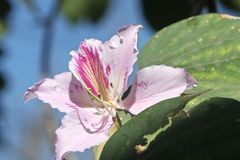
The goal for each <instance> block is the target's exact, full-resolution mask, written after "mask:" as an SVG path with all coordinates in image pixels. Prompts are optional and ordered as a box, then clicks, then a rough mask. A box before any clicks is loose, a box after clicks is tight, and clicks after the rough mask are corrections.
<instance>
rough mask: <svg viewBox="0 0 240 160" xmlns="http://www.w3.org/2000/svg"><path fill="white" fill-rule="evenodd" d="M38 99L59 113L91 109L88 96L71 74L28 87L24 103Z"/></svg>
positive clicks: (46, 79) (60, 75)
mask: <svg viewBox="0 0 240 160" xmlns="http://www.w3.org/2000/svg"><path fill="white" fill-rule="evenodd" d="M32 98H39V99H40V100H42V101H43V102H45V103H49V104H50V105H51V106H52V107H53V108H57V109H58V110H59V111H61V112H66V113H68V112H71V111H73V110H74V108H75V107H77V106H79V107H93V102H92V100H91V98H90V96H89V95H88V94H87V93H86V92H85V91H84V89H83V88H82V86H81V84H80V82H79V81H78V80H77V79H75V77H74V76H73V75H72V73H71V72H65V73H62V74H58V75H56V76H54V78H53V79H50V78H45V79H43V80H42V81H40V82H38V83H36V84H35V85H33V86H32V87H30V88H29V89H28V90H27V91H26V92H25V94H24V101H25V102H26V101H28V100H30V99H32Z"/></svg>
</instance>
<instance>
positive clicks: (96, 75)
mask: <svg viewBox="0 0 240 160" xmlns="http://www.w3.org/2000/svg"><path fill="white" fill-rule="evenodd" d="M101 45H102V43H101V42H100V41H98V40H95V39H88V40H85V41H83V42H82V43H81V44H80V47H79V50H78V51H72V52H70V55H71V56H72V59H71V61H70V63H69V69H70V71H71V72H72V73H73V74H74V76H75V77H76V78H77V79H78V80H79V81H80V82H81V83H82V84H83V86H84V87H85V88H87V89H90V90H91V92H92V93H93V94H94V95H95V96H96V97H98V96H101V98H102V99H104V100H108V93H107V89H108V87H109V83H108V78H107V75H106V68H105V67H104V66H103V64H102V61H101V60H100V58H99V56H100V52H101V51H100V50H101Z"/></svg>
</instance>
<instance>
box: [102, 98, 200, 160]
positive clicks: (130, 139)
mask: <svg viewBox="0 0 240 160" xmlns="http://www.w3.org/2000/svg"><path fill="white" fill-rule="evenodd" d="M196 96H197V95H188V96H182V97H178V98H173V99H169V100H165V101H162V102H160V103H158V104H156V105H154V106H152V107H150V108H148V109H146V110H145V111H143V112H141V113H140V114H139V115H137V116H136V117H134V118H132V119H131V120H129V121H128V122H127V123H126V124H125V125H123V126H122V127H121V128H120V129H119V130H118V131H117V132H116V133H115V134H113V136H112V137H111V138H110V139H109V140H108V141H107V142H106V144H105V146H104V149H103V152H102V155H101V158H100V160H113V159H114V160H123V159H126V157H127V158H128V159H133V158H134V157H136V156H137V154H136V152H137V150H135V147H136V146H137V145H139V144H145V143H146V141H147V142H149V141H151V140H153V139H154V136H155V135H154V133H156V132H158V133H160V132H161V131H159V129H160V128H162V130H164V129H166V128H167V127H169V126H170V125H171V123H170V121H169V117H172V116H174V115H176V114H178V113H179V111H180V110H182V109H183V108H184V107H185V105H186V104H187V102H188V101H189V100H190V99H192V98H194V97H196ZM151 134H153V137H151V136H150V135H151ZM151 138H152V139H151Z"/></svg>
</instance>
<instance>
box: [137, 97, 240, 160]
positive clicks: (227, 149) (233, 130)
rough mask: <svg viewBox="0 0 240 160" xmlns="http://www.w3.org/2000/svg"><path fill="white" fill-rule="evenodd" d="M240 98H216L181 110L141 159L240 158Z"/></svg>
mask: <svg viewBox="0 0 240 160" xmlns="http://www.w3.org/2000/svg"><path fill="white" fill-rule="evenodd" d="M239 133H240V102H239V101H236V100H233V99H227V98H212V99H210V100H208V101H205V102H203V103H201V104H200V105H198V106H196V107H194V108H193V109H192V110H191V111H190V112H189V113H188V116H186V115H184V114H182V115H181V114H179V115H178V116H176V117H174V118H173V119H172V126H171V127H170V128H168V129H167V130H166V131H165V132H163V133H161V134H159V135H158V136H157V138H156V139H155V141H154V142H153V143H151V144H150V146H149V148H148V150H147V152H145V153H144V154H142V155H141V156H139V157H138V159H139V160H156V159H157V158H156V157H161V159H164V160H203V159H204V160H224V159H226V160H237V159H240V152H239V148H240V143H239V142H240V134H239Z"/></svg>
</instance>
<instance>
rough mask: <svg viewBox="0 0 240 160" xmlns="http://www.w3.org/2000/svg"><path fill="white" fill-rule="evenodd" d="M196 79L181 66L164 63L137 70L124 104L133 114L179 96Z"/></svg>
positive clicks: (194, 82)
mask: <svg viewBox="0 0 240 160" xmlns="http://www.w3.org/2000/svg"><path fill="white" fill-rule="evenodd" d="M194 84H196V80H195V79H194V78H193V77H192V76H191V75H190V74H189V73H187V72H186V71H185V70H184V69H182V68H173V67H168V66H164V65H159V66H150V67H146V68H143V69H142V70H140V71H138V73H137V75H136V77H135V79H134V82H133V84H132V88H131V91H130V93H129V95H128V97H127V98H126V99H125V100H124V101H123V104H124V106H125V107H126V109H127V110H129V111H130V112H131V113H133V114H138V113H140V112H141V111H143V110H144V109H146V108H148V107H150V106H152V105H154V104H156V103H158V102H160V101H162V100H166V99H169V98H174V97H178V96H180V95H181V94H182V93H183V92H184V91H185V89H186V88H187V87H190V85H194Z"/></svg>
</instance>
